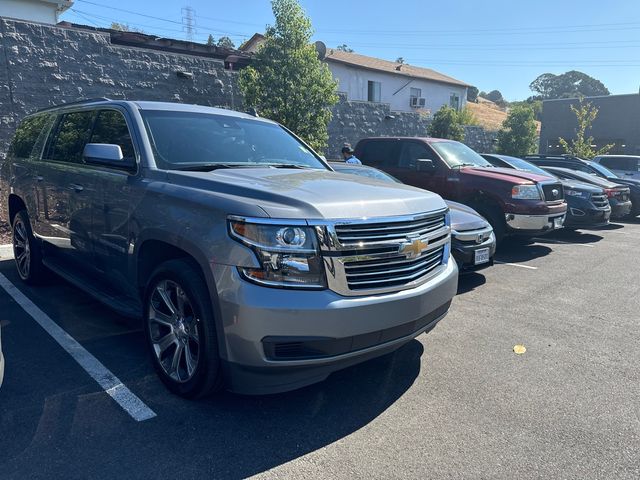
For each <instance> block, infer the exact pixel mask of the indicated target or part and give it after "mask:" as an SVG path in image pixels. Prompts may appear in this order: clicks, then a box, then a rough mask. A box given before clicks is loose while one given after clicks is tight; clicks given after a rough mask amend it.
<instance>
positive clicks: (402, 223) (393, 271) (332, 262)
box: [316, 210, 451, 296]
mask: <svg viewBox="0 0 640 480" xmlns="http://www.w3.org/2000/svg"><path fill="white" fill-rule="evenodd" d="M316 231H317V233H318V238H319V240H320V248H321V250H322V256H323V260H324V263H325V272H326V275H327V282H328V284H329V288H330V289H331V290H333V291H335V292H336V293H339V294H341V295H345V296H355V295H364V294H376V293H387V292H393V291H398V290H403V289H407V288H413V287H416V286H418V285H420V284H422V283H424V282H426V281H427V280H428V279H429V278H431V277H432V276H433V275H435V272H436V271H439V267H442V266H443V265H445V264H446V262H447V261H448V260H449V252H450V231H451V228H450V226H449V221H448V215H447V211H446V210H442V211H439V212H435V213H430V214H420V215H413V216H409V217H406V216H405V217H384V218H376V219H368V220H359V221H336V222H326V223H324V224H322V225H318V226H316Z"/></svg>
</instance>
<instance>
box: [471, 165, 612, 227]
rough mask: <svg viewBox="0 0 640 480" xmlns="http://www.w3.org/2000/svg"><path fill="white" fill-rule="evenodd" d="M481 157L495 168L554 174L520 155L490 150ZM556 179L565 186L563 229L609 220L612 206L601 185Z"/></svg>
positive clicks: (603, 222)
mask: <svg viewBox="0 0 640 480" xmlns="http://www.w3.org/2000/svg"><path fill="white" fill-rule="evenodd" d="M482 156H483V157H484V158H485V159H486V160H487V161H488V162H490V163H491V164H492V165H494V166H496V167H502V168H514V169H516V170H523V171H527V172H532V173H537V174H538V175H550V176H555V175H553V174H552V173H550V172H547V171H545V170H543V169H541V168H540V167H537V166H535V165H533V164H532V163H529V162H527V161H526V160H522V159H521V158H517V157H511V156H509V155H498V154H493V153H491V154H489V153H483V154H482ZM559 180H560V182H561V183H562V186H563V187H564V199H565V201H566V202H567V217H566V219H565V221H564V226H565V228H580V227H582V228H584V227H587V228H588V227H600V226H603V225H606V224H608V223H609V217H610V216H611V206H610V205H609V200H608V198H607V194H606V192H605V191H604V188H602V187H598V186H595V185H592V184H588V183H584V182H580V181H578V180H573V179H559Z"/></svg>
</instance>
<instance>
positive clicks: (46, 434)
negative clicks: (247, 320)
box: [0, 262, 424, 478]
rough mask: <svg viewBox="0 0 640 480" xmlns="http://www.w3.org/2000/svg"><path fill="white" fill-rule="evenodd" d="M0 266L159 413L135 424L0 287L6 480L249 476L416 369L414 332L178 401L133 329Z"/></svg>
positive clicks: (341, 432)
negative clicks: (281, 387)
mask: <svg viewBox="0 0 640 480" xmlns="http://www.w3.org/2000/svg"><path fill="white" fill-rule="evenodd" d="M0 264H1V265H0V271H2V273H3V274H5V275H6V276H7V277H8V278H9V279H10V280H11V281H12V282H14V284H15V285H16V286H18V287H19V288H20V290H22V291H24V292H25V294H27V295H29V296H30V297H32V298H33V301H34V302H35V303H36V304H37V305H39V306H40V308H42V309H43V310H44V311H45V312H46V313H47V314H48V315H49V316H50V317H51V318H52V319H53V320H54V321H56V322H57V323H59V324H60V325H61V326H63V328H65V330H67V331H68V332H69V333H71V334H72V335H73V336H74V337H77V339H78V340H79V341H80V342H81V343H82V344H83V346H84V347H85V348H87V349H88V350H89V351H90V352H91V353H93V354H94V355H95V356H96V357H97V358H98V359H99V360H100V361H101V362H103V363H104V365H105V366H106V367H107V368H108V369H109V370H111V371H112V372H113V373H114V374H115V375H116V376H118V377H119V378H120V380H122V381H123V383H124V384H125V385H126V386H128V387H129V388H130V389H131V390H132V391H133V392H134V393H135V394H136V395H138V396H139V397H140V399H141V400H142V401H143V402H145V403H146V404H147V405H148V406H149V407H150V408H151V409H152V410H153V411H154V412H155V413H156V414H157V417H156V418H153V419H151V420H147V421H145V422H140V423H138V422H134V421H133V420H132V419H131V418H130V417H129V416H128V415H126V414H125V413H124V412H123V411H122V410H121V409H120V408H119V407H118V406H117V404H116V403H115V402H113V401H112V400H111V399H110V398H109V397H108V396H107V395H106V394H105V393H104V392H103V391H102V390H101V389H100V387H99V386H98V385H97V384H95V382H94V381H93V380H91V378H90V377H89V376H88V375H87V374H86V372H84V371H82V370H81V369H80V368H79V366H78V365H77V364H76V363H75V362H74V361H73V360H72V359H71V357H69V356H68V355H67V354H66V352H64V351H63V350H62V349H61V348H60V347H59V346H58V345H56V344H55V342H53V341H52V339H51V338H50V337H49V336H48V335H47V334H46V333H45V332H44V330H42V329H41V328H40V327H39V326H38V325H37V324H36V322H35V321H33V320H32V319H30V318H29V316H28V315H27V314H26V312H24V311H23V310H22V309H21V308H20V307H19V306H18V305H17V304H16V303H15V302H13V301H11V299H9V298H8V296H6V295H2V296H1V297H0V305H2V309H3V310H2V312H1V313H0V317H2V318H0V320H2V319H4V320H5V321H4V322H3V327H4V326H6V329H5V328H3V347H5V348H4V350H5V353H6V354H7V369H8V370H7V372H6V374H7V375H6V377H5V384H4V386H3V388H2V390H1V391H0V393H1V394H2V395H1V397H2V398H0V432H12V435H11V437H9V436H7V437H6V438H4V439H3V438H1V437H2V435H0V464H5V465H6V467H7V468H6V469H5V470H4V472H5V474H7V475H8V477H7V478H27V477H28V473H29V472H32V471H48V472H50V473H51V476H50V478H54V477H56V478H72V477H73V476H74V475H75V474H77V473H78V472H79V471H82V472H83V473H84V474H86V476H87V477H92V478H113V476H120V475H125V476H127V477H129V478H153V477H155V478H171V477H176V478H178V477H179V478H204V477H205V476H211V477H212V478H245V477H249V476H251V475H254V474H257V473H260V472H264V471H266V470H269V469H271V468H274V467H277V466H279V465H282V464H284V463H287V462H289V461H291V460H294V459H296V458H299V457H301V456H304V455H306V454H308V453H310V452H313V451H315V450H318V449H321V448H323V447H326V446H328V445H330V444H332V443H334V442H337V441H339V440H340V439H342V438H344V437H346V436H348V435H351V434H353V433H354V432H357V431H358V430H360V429H362V428H363V427H366V426H367V425H368V424H369V423H370V422H372V421H374V420H375V419H376V418H377V417H379V416H380V415H381V414H382V413H384V412H385V411H386V410H387V409H389V408H390V407H391V406H393V405H394V404H395V402H397V401H398V399H399V398H401V397H402V396H403V395H404V394H405V393H406V392H407V390H408V389H409V388H410V387H411V386H412V385H413V383H414V382H415V381H416V379H417V378H418V375H419V374H420V369H421V357H422V355H423V352H424V347H423V344H422V343H421V342H420V341H418V340H412V341H410V342H408V343H407V344H405V345H404V346H402V347H401V348H400V349H398V350H397V351H395V352H393V353H391V354H388V355H385V356H383V357H380V358H376V359H373V360H370V361H368V362H365V363H363V364H359V365H355V366H353V367H350V368H347V369H345V370H342V371H338V372H335V373H333V374H332V375H331V376H329V378H328V379H326V380H325V381H324V382H321V383H318V384H315V385H312V386H309V387H306V388H303V389H300V390H296V391H293V392H288V393H283V394H277V395H264V396H243V395H237V394H233V393H230V392H222V393H220V394H218V395H215V396H213V397H211V398H208V399H204V400H199V401H189V400H185V399H183V398H181V397H178V396H176V395H173V394H171V393H169V392H168V391H167V390H166V389H165V388H164V386H163V385H162V383H161V382H160V381H159V379H158V378H157V377H156V376H155V374H154V373H153V369H152V367H151V364H150V362H149V360H148V356H147V352H146V351H145V346H144V338H143V335H142V332H140V330H139V329H132V328H128V327H129V326H128V325H127V324H126V322H124V323H123V322H122V321H121V318H120V317H118V316H117V315H116V314H113V313H112V312H110V311H109V310H108V309H106V307H103V306H102V305H101V304H99V303H97V302H95V301H93V300H92V299H91V298H89V297H88V296H86V295H85V294H83V293H82V292H80V291H79V290H77V289H75V288H74V287H71V286H70V285H68V284H66V282H63V281H61V280H59V281H57V282H53V283H52V284H50V285H48V286H45V287H39V288H36V289H31V288H29V287H25V286H23V285H21V284H20V283H19V282H18V281H17V279H16V278H15V274H14V273H13V272H12V271H10V269H9V264H8V263H6V262H0ZM3 293H4V291H3V290H1V289H0V294H3ZM43 365H51V367H50V368H43ZM87 436H89V437H90V438H91V442H87V441H86V438H87ZM168 439H171V441H168ZM72 452H73V454H72ZM60 458H65V461H64V462H60V461H58V459H60ZM176 458H179V459H180V461H179V462H177V461H175V459H176ZM185 465H188V466H189V468H188V469H187V471H185ZM100 466H108V467H109V468H105V469H104V470H102V469H101V468H99V467H100ZM114 469H115V471H116V472H118V474H116V475H114ZM101 472H104V473H101ZM127 472H128V474H127ZM206 474H208V475H206ZM0 476H2V475H0ZM3 478H5V477H3Z"/></svg>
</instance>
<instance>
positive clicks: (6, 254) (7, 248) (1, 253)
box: [0, 243, 13, 260]
mask: <svg viewBox="0 0 640 480" xmlns="http://www.w3.org/2000/svg"><path fill="white" fill-rule="evenodd" d="M10 259H13V245H11V244H10V243H8V244H6V245H0V260H10Z"/></svg>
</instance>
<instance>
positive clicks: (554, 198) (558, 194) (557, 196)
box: [542, 183, 564, 203]
mask: <svg viewBox="0 0 640 480" xmlns="http://www.w3.org/2000/svg"><path fill="white" fill-rule="evenodd" d="M542 193H543V195H544V199H545V201H546V202H547V203H561V202H562V200H563V199H564V189H563V188H562V184H561V183H543V184H542Z"/></svg>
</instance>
